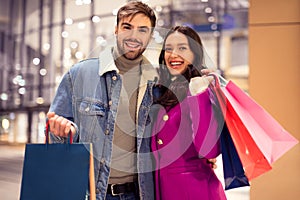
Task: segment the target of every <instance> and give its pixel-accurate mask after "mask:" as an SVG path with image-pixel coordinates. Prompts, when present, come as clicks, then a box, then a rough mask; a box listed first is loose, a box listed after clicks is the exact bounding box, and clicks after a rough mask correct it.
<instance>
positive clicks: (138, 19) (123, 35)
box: [115, 14, 152, 60]
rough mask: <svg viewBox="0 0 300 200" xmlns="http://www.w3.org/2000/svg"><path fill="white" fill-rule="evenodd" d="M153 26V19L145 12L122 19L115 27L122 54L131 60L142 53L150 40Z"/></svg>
mask: <svg viewBox="0 0 300 200" xmlns="http://www.w3.org/2000/svg"><path fill="white" fill-rule="evenodd" d="M151 28H152V27H151V21H150V19H149V18H148V17H147V16H146V15H144V14H136V15H135V16H134V17H131V16H130V17H126V18H123V19H122V20H120V22H119V25H118V26H116V29H115V34H116V38H117V46H118V49H119V52H120V54H121V55H124V57H125V58H127V59H129V60H134V59H136V58H138V57H139V56H140V55H142V54H143V52H144V51H145V49H146V47H147V45H148V43H149V41H150V38H151Z"/></svg>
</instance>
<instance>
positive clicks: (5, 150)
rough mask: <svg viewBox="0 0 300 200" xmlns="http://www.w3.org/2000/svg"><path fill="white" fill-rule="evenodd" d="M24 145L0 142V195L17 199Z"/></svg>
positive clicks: (11, 199) (7, 198)
mask: <svg viewBox="0 0 300 200" xmlns="http://www.w3.org/2000/svg"><path fill="white" fill-rule="evenodd" d="M24 150H25V145H24V144H23V145H10V144H7V143H3V142H1V143H0V197H1V199H5V200H18V199H19V195H20V186H21V178H22V169H23V158H24Z"/></svg>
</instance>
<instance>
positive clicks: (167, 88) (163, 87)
mask: <svg viewBox="0 0 300 200" xmlns="http://www.w3.org/2000/svg"><path fill="white" fill-rule="evenodd" d="M175 32H179V33H182V34H184V35H185V36H186V37H187V39H188V44H189V47H190V48H191V50H192V52H193V54H194V60H193V63H192V64H191V65H189V66H188V68H187V70H186V71H185V72H184V73H183V74H181V75H178V76H177V77H176V79H175V80H173V81H172V78H173V76H172V75H171V74H170V72H169V70H168V68H167V66H166V64H165V63H166V62H165V59H164V58H165V49H164V48H165V43H166V40H167V38H168V37H169V36H170V35H171V34H172V33H175ZM162 47H163V48H162V51H161V53H160V56H159V70H158V72H159V84H158V87H159V90H160V96H159V97H158V98H156V99H155V100H154V102H155V103H159V104H161V105H162V106H164V107H165V108H166V107H173V106H175V105H176V104H178V103H179V102H181V101H182V100H183V99H184V98H185V97H186V96H187V92H188V84H189V82H190V80H191V78H193V77H196V76H201V72H200V71H201V69H204V68H205V67H204V60H203V45H202V42H201V39H200V37H199V35H198V34H197V32H195V31H194V30H193V29H192V28H190V27H188V26H176V27H173V28H172V29H171V30H170V31H169V32H168V33H167V35H166V37H165V40H164V42H163V46H162Z"/></svg>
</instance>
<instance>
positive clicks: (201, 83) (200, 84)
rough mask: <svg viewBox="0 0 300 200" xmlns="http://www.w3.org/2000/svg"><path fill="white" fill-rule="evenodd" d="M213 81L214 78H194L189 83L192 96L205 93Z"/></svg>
mask: <svg viewBox="0 0 300 200" xmlns="http://www.w3.org/2000/svg"><path fill="white" fill-rule="evenodd" d="M213 80H214V78H213V77H212V76H206V75H204V76H201V77H200V76H198V77H194V78H192V79H191V80H190V83H189V89H190V92H191V95H192V96H194V95H197V94H199V93H201V92H203V91H204V90H205V89H206V88H207V87H208V85H209V84H210V82H211V81H213Z"/></svg>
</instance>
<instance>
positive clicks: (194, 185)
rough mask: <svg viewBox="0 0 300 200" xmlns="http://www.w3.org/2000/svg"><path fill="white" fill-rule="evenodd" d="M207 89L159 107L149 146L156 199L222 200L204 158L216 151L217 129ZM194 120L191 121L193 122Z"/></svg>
mask: <svg viewBox="0 0 300 200" xmlns="http://www.w3.org/2000/svg"><path fill="white" fill-rule="evenodd" d="M214 115H215V114H214V112H213V110H212V104H211V101H210V98H209V91H208V90H206V91H205V92H203V93H201V94H199V95H197V96H191V97H188V98H186V99H185V100H183V101H182V102H181V103H180V104H177V105H176V106H175V107H173V108H172V109H170V110H169V111H166V110H165V109H160V111H159V112H158V115H157V120H156V123H155V124H154V127H153V135H152V143H151V147H152V150H153V154H154V157H155V160H156V171H155V183H156V185H155V187H156V200H197V199H200V200H224V199H226V196H225V193H224V189H223V186H222V184H221V182H220V181H219V179H218V178H217V176H216V175H215V173H214V170H213V169H212V168H211V166H210V165H209V164H208V163H207V158H215V157H217V156H218V155H219V154H220V142H219V137H218V135H219V134H218V133H219V131H218V130H219V128H218V123H217V120H216V117H215V116H214ZM193 122H194V123H193Z"/></svg>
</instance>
